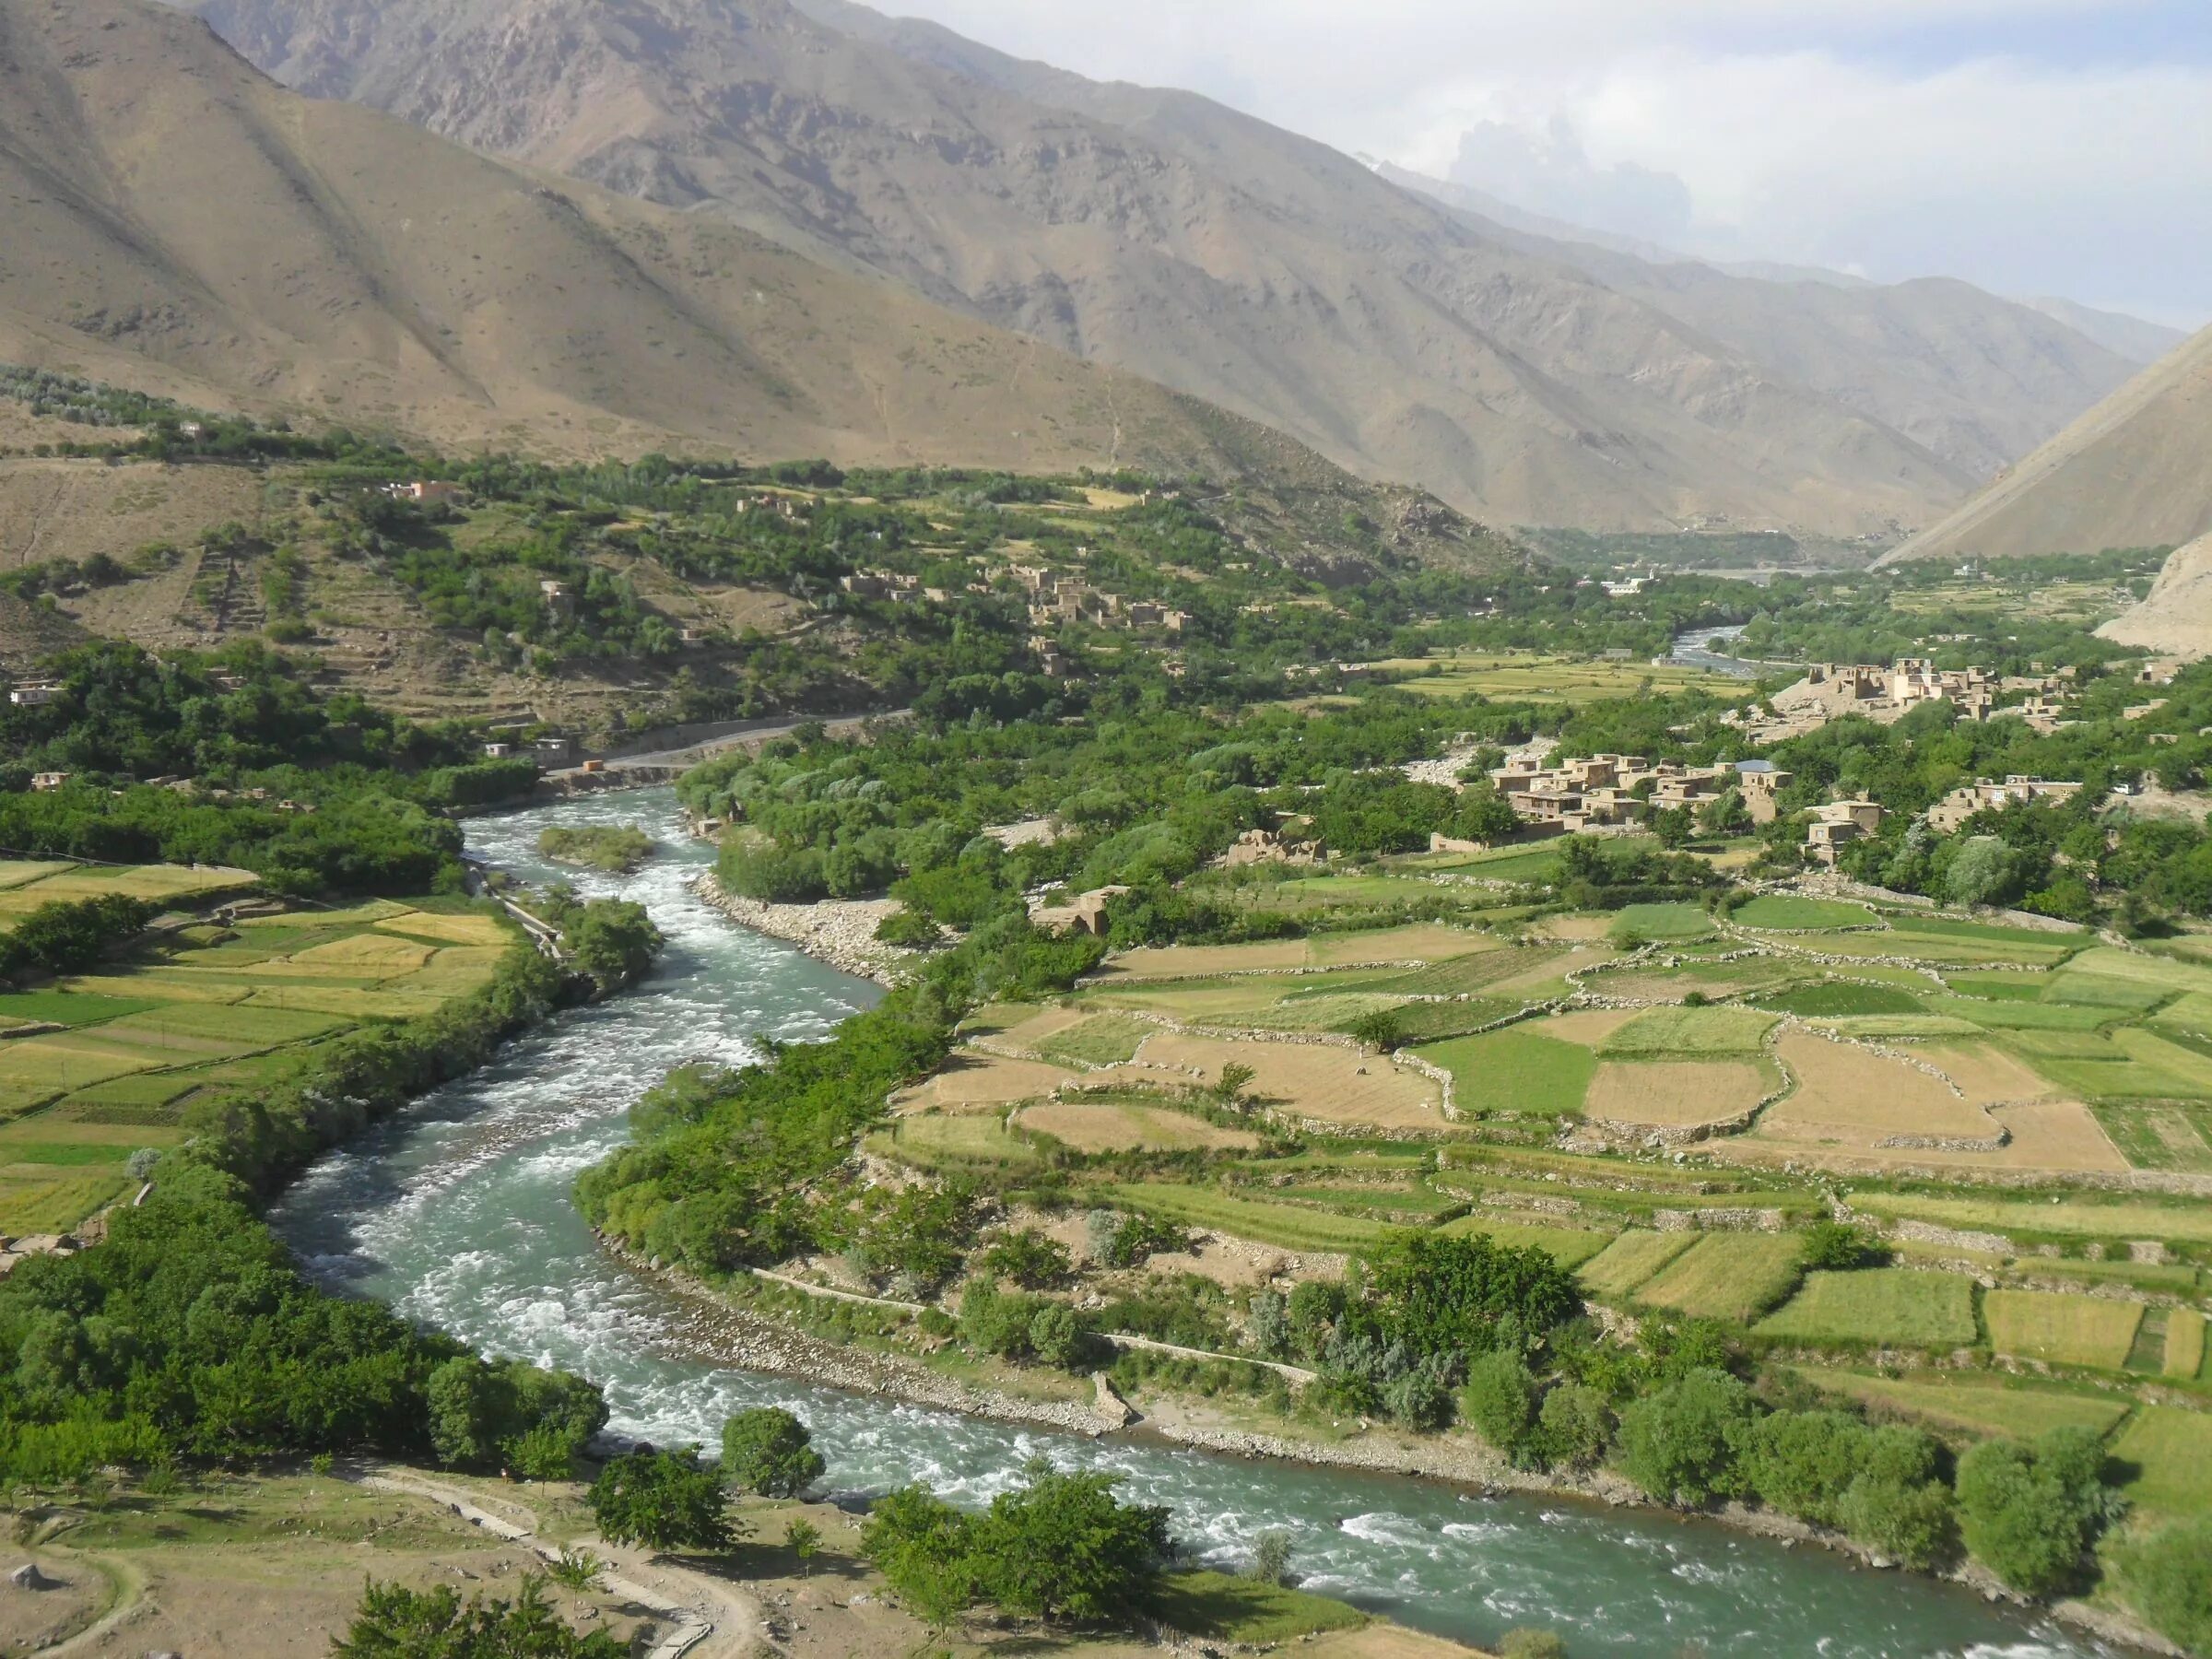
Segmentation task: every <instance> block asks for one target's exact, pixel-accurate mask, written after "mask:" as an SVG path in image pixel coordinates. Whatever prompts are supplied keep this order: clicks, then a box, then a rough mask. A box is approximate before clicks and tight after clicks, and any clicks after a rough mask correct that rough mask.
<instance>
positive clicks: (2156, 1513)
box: [2112, 1406, 2212, 1521]
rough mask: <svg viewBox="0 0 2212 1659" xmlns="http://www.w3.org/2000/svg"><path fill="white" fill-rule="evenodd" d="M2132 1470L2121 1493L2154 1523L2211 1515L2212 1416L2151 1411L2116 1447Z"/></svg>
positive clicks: (2139, 1415) (2148, 1408)
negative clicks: (2155, 1521)
mask: <svg viewBox="0 0 2212 1659" xmlns="http://www.w3.org/2000/svg"><path fill="white" fill-rule="evenodd" d="M2112 1455H2113V1457H2114V1458H2116V1459H2117V1460H2118V1461H2119V1462H2120V1463H2121V1464H2122V1465H2124V1466H2126V1467H2128V1468H2129V1469H2130V1470H2131V1474H2130V1477H2129V1478H2128V1479H2127V1480H2126V1481H2125V1482H2124V1484H2123V1485H2122V1487H2121V1490H2122V1491H2123V1492H2124V1493H2125V1495H2126V1496H2127V1497H2128V1498H2129V1499H2130V1500H2133V1501H2134V1503H2135V1505H2136V1508H2137V1509H2139V1510H2142V1511H2144V1512H2147V1514H2149V1515H2150V1516H2152V1517H2153V1518H2154V1519H2157V1520H2161V1521H2179V1520H2187V1519H2193V1518H2194V1517H2196V1516H2198V1515H2202V1514H2205V1513H2206V1512H2212V1413H2208V1412H2202V1411H2185V1410H2183V1409H2182V1408H2180V1407H2178V1406H2144V1407H2143V1408H2142V1410H2140V1411H2139V1412H2137V1413H2136V1420H2135V1421H2134V1422H2132V1423H2130V1424H2129V1425H2128V1426H2127V1430H2126V1432H2125V1433H2124V1434H2122V1435H2121V1436H2120V1438H2119V1439H2118V1440H2117V1441H2114V1442H2113V1444H2112Z"/></svg>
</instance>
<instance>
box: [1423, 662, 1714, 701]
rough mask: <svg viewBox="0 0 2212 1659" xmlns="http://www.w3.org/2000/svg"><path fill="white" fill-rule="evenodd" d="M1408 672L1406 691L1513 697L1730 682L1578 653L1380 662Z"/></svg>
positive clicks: (1629, 693) (1612, 693)
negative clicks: (1579, 654)
mask: <svg viewBox="0 0 2212 1659" xmlns="http://www.w3.org/2000/svg"><path fill="white" fill-rule="evenodd" d="M1382 666H1383V667H1386V668H1391V669H1395V670H1398V671H1400V672H1402V673H1406V674H1407V675H1409V676H1410V677H1409V678H1407V679H1406V680H1404V681H1403V682H1402V683H1403V685H1404V687H1405V688H1406V690H1408V691H1415V692H1418V693H1420V694H1421V695H1423V696H1427V697H1467V696H1478V697H1491V698H1499V699H1502V700H1510V701H1513V702H1561V703H1570V704H1575V703H1585V702H1597V701H1601V700H1606V699H1609V698H1618V697H1635V696H1639V695H1641V694H1642V693H1643V692H1644V691H1646V690H1649V691H1651V692H1653V693H1654V694H1657V695H1662V696H1664V695H1666V694H1669V693H1672V692H1676V691H1684V690H1689V689H1691V688H1697V687H1708V686H1732V685H1735V684H1737V683H1738V682H1736V681H1735V680H1733V679H1731V678H1730V677H1728V676H1726V675H1723V674H1712V673H1708V672H1706V671H1705V670H1703V669H1700V668H1689V667H1684V666H1681V665H1654V664H1651V663H1641V662H1639V663H1609V662H1596V661H1592V660H1590V659H1588V658H1580V657H1550V656H1545V657H1535V656H1517V655H1516V656H1494V655H1477V656H1457V657H1443V658H1430V659H1428V660H1425V661H1420V660H1414V659H1407V660H1405V661H1402V662H1392V663H1386V664H1383V665H1382Z"/></svg>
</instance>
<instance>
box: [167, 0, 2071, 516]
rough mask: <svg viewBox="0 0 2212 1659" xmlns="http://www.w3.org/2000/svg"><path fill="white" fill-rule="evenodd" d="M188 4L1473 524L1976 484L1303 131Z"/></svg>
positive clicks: (1979, 462) (1907, 511)
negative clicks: (1112, 373)
mask: <svg viewBox="0 0 2212 1659" xmlns="http://www.w3.org/2000/svg"><path fill="white" fill-rule="evenodd" d="M194 9H196V10H197V11H198V12H199V13H200V14H201V15H202V16H204V17H206V18H207V19H208V20H209V21H210V22H212V23H213V24H214V25H215V26H216V27H217V28H218V29H219V30H220V31H221V32H222V33H223V35H224V36H225V38H227V39H229V41H232V42H234V43H235V44H236V45H237V46H238V47H239V48H240V50H241V51H242V52H244V53H246V54H247V55H248V56H249V57H251V58H252V59H253V61H254V62H255V63H257V64H259V65H263V66H264V67H265V68H266V69H268V70H269V71H270V72H271V73H272V74H274V75H276V76H278V77H279V78H281V79H283V80H284V81H285V82H287V83H288V84H289V85H291V86H294V87H296V88H300V89H302V90H304V91H307V92H309V93H311V94H313V95H316V96H320V97H331V98H346V99H350V100H359V101H362V102H366V103H369V104H371V105H374V106H375V107H377V108H379V109H382V110H384V111H387V112H392V113H394V114H397V115H400V116H403V117H405V118H406V119H407V120H410V121H413V122H416V123H418V124H422V125H424V126H427V127H429V128H430V129H432V130H433V131H436V132H438V133H441V134H442V135H446V136H448V137H452V138H454V139H457V140H459V141H460V142H462V143H465V144H467V145H469V146H471V147H475V148H477V149H479V150H483V151H486V152H489V153H495V154H500V155H503V156H508V157H511V158H514V159H520V160H522V161H524V162H527V163H531V164H534V165H537V166H542V167H547V168H551V169H557V170H559V171H564V172H568V173H571V174H575V175H578V176H581V177H583V178H586V179H590V180H593V181H595V182H599V183H602V184H605V185H607V186H609V187H611V188H613V189H617V190H621V191H624V192H627V193H629V194H634V195H639V196H643V197H646V198H649V199H651V200H653V201H656V202H660V203H663V204H665V205H667V206H675V207H678V208H682V209H685V210H687V211H688V215H689V218H690V219H691V220H693V221H706V220H710V219H716V220H721V221H724V222H734V223H735V224H737V225H739V226H742V227H745V228H747V229H751V230H754V231H757V232H759V233H760V234H763V235H766V236H770V237H772V238H774V239H776V240H777V241H781V242H782V243H783V244H784V245H786V246H788V247H790V248H792V249H794V250H795V251H797V252H799V253H804V254H806V256H808V257H809V258H815V259H819V260H823V261H826V262H833V263H836V264H839V265H841V266H842V267H843V268H845V269H847V270H849V271H854V272H867V273H874V274H878V275H881V276H888V277H892V278H895V279H896V280H898V281H899V282H900V283H902V284H904V285H905V286H907V287H909V288H912V289H914V290H916V291H918V292H920V293H922V294H924V295H925V296H927V297H928V298H930V299H932V300H937V301H939V302H941V303H943V304H946V305H947V306H951V307H954V308H956V309H959V310H962V311H965V312H967V313H969V314H970V315H971V316H972V317H975V318H978V319H981V320H983V321H986V322H988V323H991V324H996V325H999V326H1002V327H1006V328H1009V329H1013V330H1018V331H1019V332H1021V333H1023V334H1026V335H1030V336H1032V337H1035V338H1038V339H1041V340H1042V341H1044V342H1046V343H1047V344H1049V345H1052V346H1053V347H1060V348H1062V349H1065V350H1066V351H1068V352H1070V353H1073V354H1075V355H1077V356H1080V357H1083V358H1087V359H1092V360H1094V361H1097V362H1100V363H1107V364H1112V365H1113V366H1115V367H1117V368H1119V369H1122V370H1124V371H1129V372H1131V373H1135V374H1138V375H1142V376H1145V377H1147V378H1148V379H1152V380H1157V381H1159V382H1161V383H1163V384H1166V385H1169V386H1171V387H1173V388H1175V389H1176V390H1178V391H1181V392H1183V393H1186V394H1191V395H1193V396H1196V397H1200V398H1203V399H1205V400H1206V401H1207V402H1209V403H1212V404H1216V405H1218V406H1222V407H1225V408H1229V409H1231V410H1234V411H1236V412H1238V413H1239V414H1241V415H1244V416H1247V417H1250V418H1253V419H1254V420H1258V421H1262V422H1265V423H1266V424H1268V425H1270V426H1273V427H1276V428H1277V429H1280V430H1282V431H1284V432H1287V433H1288V434H1289V435H1290V436H1292V437H1294V438H1296V439H1297V440H1299V441H1301V442H1304V443H1307V444H1310V445H1312V447H1313V448H1314V449H1316V450H1318V451H1320V452H1321V453H1323V454H1324V455H1326V456H1328V457H1329V458H1331V459H1332V460H1335V461H1336V462H1339V463H1341V464H1343V465H1347V466H1350V467H1353V468H1355V469H1357V470H1360V471H1363V472H1365V473H1367V474H1369V475H1370V476H1378V477H1399V478H1407V479H1411V480H1415V481H1418V482H1419V483H1422V484H1424V485H1426V486H1428V487H1429V488H1432V489H1434V490H1435V491H1436V492H1437V493H1438V494H1439V495H1441V496H1442V497H1444V498H1445V499H1446V500H1450V501H1452V502H1453V503H1454V504H1455V505H1458V506H1460V507H1463V508H1465V509H1467V510H1468V511H1470V512H1474V513H1476V514H1477V516H1480V517H1484V518H1488V519H1489V520H1491V521H1493V522H1505V523H1515V524H1575V525H1581V526H1583V527H1587V528H1594V529H1641V530H1656V531H1665V530H1670V529H1677V528H1682V527H1685V526H1698V527H1714V526H1719V525H1724V526H1726V527H1732V528H1741V529H1759V528H1775V529H1801V530H1807V531H1812V532H1815V533H1818V534H1823V535H1861V534H1894V533H1895V532H1896V530H1897V528H1898V527H1900V526H1904V525H1912V524H1923V523H1925V522H1927V521H1928V520H1930V519H1931V518H1934V517H1935V516H1937V515H1939V513H1940V512H1943V511H1946V510H1947V509H1948V508H1949V507H1950V506H1951V505H1952V504H1953V503H1955V502H1956V501H1957V500H1959V499H1960V498H1961V497H1963V496H1964V495H1965V494H1966V493H1967V492H1968V491H1969V490H1970V489H1971V488H1972V487H1973V486H1974V485H1975V484H1976V483H1978V482H1979V481H1980V479H1981V477H1983V475H1984V474H1985V472H1986V470H1987V468H1986V466H1985V465H1983V459H1984V456H1983V451H1981V450H1974V451H1972V452H1971V453H1970V454H1968V455H1967V456H1966V458H1964V459H1956V460H1955V459H1947V458H1945V457H1944V456H1943V455H1941V454H1938V453H1935V451H1934V450H1933V449H1932V448H1931V447H1929V446H1928V445H1927V444H1925V443H1924V442H1923V441H1920V440H1918V439H1916V438H1914V437H1912V436H1911V435H1909V434H1907V433H1906V432H1903V431H1901V430H1900V429H1898V428H1897V427H1896V426H1895V425H1893V424H1891V423H1890V422H1888V420H1887V419H1885V418H1881V417H1878V416H1874V415H1869V414H1867V413H1865V411H1864V410H1862V409H1860V408H1857V407H1854V406H1852V405H1851V404H1850V403H1849V402H1848V401H1846V400H1845V399H1844V398H1843V397H1841V396H1839V395H1837V394H1833V393H1831V392H1828V391H1824V390H1822V389H1821V388H1819V387H1818V386H1814V385H1810V384H1808V383H1806V382H1805V381H1804V380H1803V379H1801V378H1799V377H1797V376H1796V375H1795V374H1794V373H1792V372H1789V371H1784V370H1783V369H1781V368H1778V367H1777V366H1776V365H1774V364H1773V363H1771V362H1769V361H1766V360H1763V359H1759V358H1758V357H1755V356H1753V355H1750V354H1747V352H1745V351H1744V350H1742V349H1740V348H1738V347H1735V346H1732V345H1731V344H1730V343H1729V342H1728V341H1727V340H1726V339H1725V338H1724V337H1722V336H1721V335H1718V334H1716V333H1715V332H1714V331H1713V330H1712V328H1711V327H1710V326H1708V325H1707V324H1701V323H1696V322H1685V321H1684V320H1682V318H1681V317H1680V316H1678V315H1677V314H1676V313H1675V312H1673V311H1670V310H1668V309H1666V308H1665V307H1663V306H1661V305H1659V304H1655V303H1653V301H1652V300H1650V299H1648V298H1645V297H1642V296H1640V295H1637V294H1634V293H1629V292H1624V291H1622V290H1621V289H1619V288H1615V287H1612V286H1609V285H1608V284H1607V283H1606V282H1605V281H1601V280H1599V279H1596V278H1594V277H1591V276H1590V275H1589V274H1588V273H1587V272H1586V271H1584V270H1583V269H1581V268H1579V267H1577V266H1576V265H1574V264H1573V263H1572V262H1571V261H1570V260H1567V259H1564V258H1561V257H1559V256H1557V255H1555V254H1551V253H1542V254H1538V253H1531V252H1530V251H1528V250H1526V249H1524V248H1523V247H1521V246H1518V245H1516V244H1515V242H1514V241H1513V240H1512V238H1511V237H1510V236H1509V235H1508V234H1507V233H1505V232H1503V231H1501V230H1500V229H1499V228H1497V227H1495V226H1492V225H1488V224H1487V223H1485V222H1482V221H1480V220H1478V219H1476V218H1473V217H1471V216H1468V215H1466V214H1464V213H1460V212H1456V211H1454V210H1453V209H1451V208H1449V207H1447V206H1444V205H1443V204H1441V203H1439V202H1437V201H1435V200H1433V199H1432V198H1430V197H1427V196H1424V195H1420V194H1415V193H1413V192H1410V191H1406V190H1403V189H1399V188H1396V187H1394V186H1393V185H1392V184H1390V183H1389V182H1386V181H1384V180H1382V179H1379V178H1377V177H1376V176H1375V175H1374V174H1373V173H1372V172H1371V171H1369V170H1368V169H1366V168H1365V167H1362V166H1361V165H1359V163H1358V162H1356V161H1354V160H1353V159H1350V158H1347V157H1345V156H1342V155H1340V154H1337V153H1336V152H1335V151H1333V150H1330V149H1327V148H1325V147H1322V146H1320V145H1316V144H1312V143H1310V142H1308V141H1306V140H1303V139H1300V138H1298V137H1296V136H1295V135H1290V134H1288V133H1285V132H1282V131H1280V130H1279V129H1277V128H1274V127H1270V126H1268V125H1266V124H1264V123H1261V122H1258V121H1254V120H1252V119H1249V118H1247V117H1245V116H1242V115H1240V114H1238V113H1236V112H1233V111H1230V110H1228V109H1225V108H1223V107H1222V106H1220V105H1218V104H1216V103H1213V102H1211V101H1209V100H1206V99H1202V98H1197V97H1194V96H1192V95H1189V94H1184V93H1180V92H1172V91H1158V90H1152V89H1147V88H1138V87H1131V86H1124V85H1111V86H1110V85H1102V84H1100V83H1096V82H1092V81H1088V80H1086V79H1083V78H1082V77H1080V76H1074V75H1069V74H1065V73H1064V72H1062V71H1059V70H1055V69H1052V68H1049V67H1047V66H1045V65H1036V64H1025V63H1021V62H1019V61H1018V60H1015V59H1013V58H1010V57H1006V56H1005V55H1004V54H1001V53H994V52H991V51H990V50H988V49H987V48H984V47H982V46H978V45H976V44H975V43H973V42H971V41H965V40H963V39H961V38H960V37H959V36H957V35H954V34H951V33H950V32H949V31H947V30H944V29H936V28H935V27H934V26H930V25H926V24H917V23H908V22H894V21H891V20H889V19H887V18H882V17H880V16H878V15H877V14H876V13H873V12H869V11H867V10H865V8H862V7H857V6H842V5H835V4H832V0H806V9H805V10H801V9H798V8H796V7H794V6H792V5H791V4H789V3H788V0H194ZM2082 349H2083V350H2084V351H2085V352H2088V353H2089V354H2090V355H2089V357H2088V358H2085V359H2083V361H2082V363H2081V364H2080V365H2077V367H2079V368H2080V369H2081V371H2082V372H2084V373H2085V374H2087V375H2088V377H2089V379H2090V380H2092V381H2093V380H2094V378H2095V368H2094V362H2093V358H2094V348H2093V347H2087V346H2086V345H2085V346H2084V347H2082ZM2100 389H2101V387H2096V386H2085V388H2084V389H2083V391H2082V392H2081V394H2080V395H2079V397H2078V400H2077V401H2078V402H2081V403H2086V402H2087V401H2088V399H2089V398H2090V397H2092V396H2094V395H2095V394H2096V391H2098V390H2100ZM2013 394H2014V389H2013V387H2012V386H2011V384H2010V383H2007V384H2006V389H2005V392H2004V394H2003V396H2004V397H2006V398H2009V397H2010V396H2012V395H2013ZM2036 396H2037V398H2038V399H2041V398H2044V397H2046V396H2049V397H2060V396H2063V393H2061V392H2058V391H2055V390H2046V391H2039V392H2038V393H2037V394H2036ZM2038 406H2039V407H2040V406H2041V404H2040V402H2039V404H2038ZM1938 413H1939V414H1940V413H1941V412H1940V411H1939V412H1938ZM2055 418H2059V417H2056V416H2054V417H2053V420H2055ZM1942 424H1943V423H1942V422H1941V421H1940V420H1938V421H1936V422H1935V425H1937V426H1938V427H1940V426H1941V425H1942Z"/></svg>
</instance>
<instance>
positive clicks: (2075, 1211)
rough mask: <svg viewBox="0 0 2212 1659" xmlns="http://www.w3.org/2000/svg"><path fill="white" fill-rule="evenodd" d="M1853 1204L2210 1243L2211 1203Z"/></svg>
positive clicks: (1866, 1200)
mask: <svg viewBox="0 0 2212 1659" xmlns="http://www.w3.org/2000/svg"><path fill="white" fill-rule="evenodd" d="M1851 1202H1852V1206H1853V1208H1855V1209H1861V1210H1864V1211H1865V1212H1866V1213H1867V1214H1868V1215H1870V1216H1883V1217H1906V1218H1912V1219H1913V1220H1918V1221H1934V1222H1936V1223H1938V1224H1940V1225H1942V1226H1945V1227H1961V1228H1972V1229H1977V1230H1992V1231H1996V1232H2006V1233H2021V1234H2028V1235H2033V1234H2038V1233H2048V1234H2058V1235H2065V1236H2070V1237H2076V1238H2084V1239H2169V1240H2176V1241H2180V1240H2187V1241H2194V1242H2197V1243H2212V1205H2206V1204H2203V1203H2191V1202H2189V1201H2188V1200H2186V1199H2176V1200H2174V1201H2173V1202H2171V1203H2164V1204H2160V1203H2153V1202H2148V1201H2143V1200H2124V1201H2122V1202H2119V1203H2115V1204H2093V1203H2089V1202H2087V1201H2066V1202H2061V1203H2056V1204H2051V1203H2042V1204H2038V1203H2032V1202H2030V1201H2029V1200H2026V1199H2008V1198H1944V1197H1936V1196H1935V1195H1933V1194H1924V1193H1860V1194H1853V1198H1852V1201H1851Z"/></svg>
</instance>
